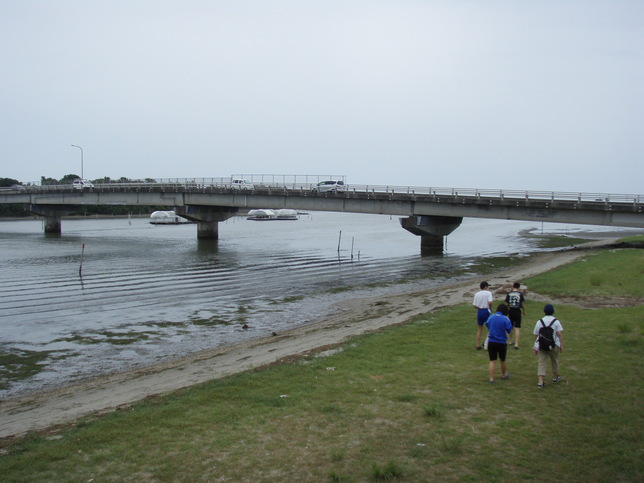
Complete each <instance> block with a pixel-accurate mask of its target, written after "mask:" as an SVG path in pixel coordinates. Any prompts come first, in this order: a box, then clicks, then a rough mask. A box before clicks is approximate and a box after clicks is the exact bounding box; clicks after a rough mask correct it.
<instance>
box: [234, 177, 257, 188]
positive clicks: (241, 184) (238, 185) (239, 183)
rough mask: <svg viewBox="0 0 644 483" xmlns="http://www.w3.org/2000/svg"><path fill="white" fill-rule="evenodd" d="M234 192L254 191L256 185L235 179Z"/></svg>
mask: <svg viewBox="0 0 644 483" xmlns="http://www.w3.org/2000/svg"><path fill="white" fill-rule="evenodd" d="M231 186H232V188H233V189H234V190H254V189H255V185H254V184H253V183H251V182H250V181H248V180H247V179H234V180H233V182H232V183H231Z"/></svg>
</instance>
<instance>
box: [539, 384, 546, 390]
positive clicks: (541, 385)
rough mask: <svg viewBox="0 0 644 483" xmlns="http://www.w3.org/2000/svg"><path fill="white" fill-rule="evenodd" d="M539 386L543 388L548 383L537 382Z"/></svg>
mask: <svg viewBox="0 0 644 483" xmlns="http://www.w3.org/2000/svg"><path fill="white" fill-rule="evenodd" d="M537 387H538V388H539V389H542V388H544V387H546V384H545V383H543V382H540V383H539V384H537Z"/></svg>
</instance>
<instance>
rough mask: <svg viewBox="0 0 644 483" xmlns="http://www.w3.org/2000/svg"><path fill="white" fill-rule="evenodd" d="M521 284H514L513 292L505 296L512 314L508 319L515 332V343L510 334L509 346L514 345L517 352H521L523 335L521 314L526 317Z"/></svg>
mask: <svg viewBox="0 0 644 483" xmlns="http://www.w3.org/2000/svg"><path fill="white" fill-rule="evenodd" d="M520 288H521V284H520V283H519V282H514V284H512V290H511V291H510V292H508V293H507V295H506V296H505V303H506V304H508V307H509V308H510V313H509V314H508V318H509V319H510V322H512V330H513V332H514V342H512V332H511V333H510V341H509V342H508V345H513V344H514V348H515V349H516V350H519V335H520V333H521V314H523V315H525V307H524V305H523V304H524V302H525V297H524V296H523V293H522V292H521V290H519V289H520Z"/></svg>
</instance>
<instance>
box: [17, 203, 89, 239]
mask: <svg viewBox="0 0 644 483" xmlns="http://www.w3.org/2000/svg"><path fill="white" fill-rule="evenodd" d="M77 209H78V207H77V206H70V205H29V211H30V212H31V213H34V214H36V215H38V216H42V217H43V218H44V219H45V233H52V234H56V235H60V233H61V232H62V223H61V219H62V217H63V216H65V215H69V214H70V213H73V212H74V211H76V210H77Z"/></svg>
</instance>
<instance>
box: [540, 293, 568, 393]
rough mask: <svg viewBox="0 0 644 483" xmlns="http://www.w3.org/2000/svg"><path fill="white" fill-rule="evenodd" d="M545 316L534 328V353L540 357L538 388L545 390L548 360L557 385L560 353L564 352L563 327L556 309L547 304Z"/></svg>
mask: <svg viewBox="0 0 644 483" xmlns="http://www.w3.org/2000/svg"><path fill="white" fill-rule="evenodd" d="M543 313H544V314H545V315H544V317H543V318H541V319H539V321H537V323H536V325H535V326H534V331H533V334H534V335H535V336H537V339H536V340H535V342H534V347H533V350H534V353H535V354H537V356H538V361H539V362H538V367H537V378H538V379H539V382H538V383H537V387H538V388H543V387H544V386H545V385H546V383H545V379H546V365H547V363H548V359H550V364H551V366H552V383H553V384H557V383H558V382H559V380H560V376H559V353H560V352H563V326H562V325H561V322H559V320H557V319H556V318H555V316H554V314H555V308H554V307H553V306H552V305H551V304H547V305H546V306H545V307H544V308H543Z"/></svg>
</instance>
